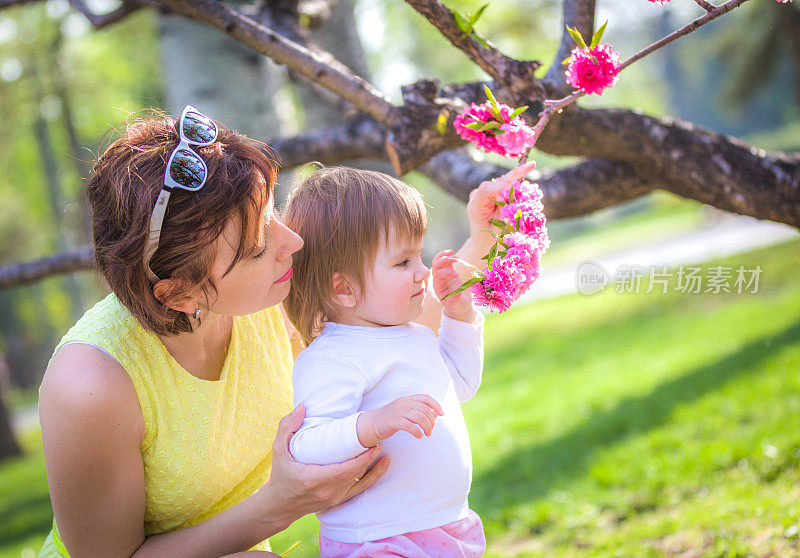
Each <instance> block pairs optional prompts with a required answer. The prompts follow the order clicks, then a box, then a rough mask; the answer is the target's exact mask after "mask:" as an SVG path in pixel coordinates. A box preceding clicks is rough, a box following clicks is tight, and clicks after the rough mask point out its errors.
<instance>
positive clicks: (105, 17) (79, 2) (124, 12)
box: [69, 0, 145, 29]
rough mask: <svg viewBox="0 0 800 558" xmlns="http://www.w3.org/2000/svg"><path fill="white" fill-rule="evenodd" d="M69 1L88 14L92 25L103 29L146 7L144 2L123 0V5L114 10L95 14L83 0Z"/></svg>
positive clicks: (87, 17) (85, 14)
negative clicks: (124, 0) (125, 0)
mask: <svg viewBox="0 0 800 558" xmlns="http://www.w3.org/2000/svg"><path fill="white" fill-rule="evenodd" d="M69 3H70V5H71V6H72V7H73V8H75V9H76V10H78V11H79V12H80V13H82V14H83V15H84V16H86V19H88V20H89V23H91V24H92V27H94V28H95V29H102V28H103V27H106V26H108V25H113V24H114V23H117V22H118V21H120V20H121V19H124V18H125V17H127V16H128V15H129V14H132V13H133V12H135V11H137V10H139V9H141V8H144V7H145V3H144V2H139V1H136V0H131V1H129V2H122V5H121V6H120V7H119V8H117V9H116V10H114V11H113V12H109V13H106V14H95V13H94V12H92V10H90V9H89V7H88V6H87V5H86V3H85V2H83V0H69Z"/></svg>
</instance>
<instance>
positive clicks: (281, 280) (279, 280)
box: [275, 267, 292, 283]
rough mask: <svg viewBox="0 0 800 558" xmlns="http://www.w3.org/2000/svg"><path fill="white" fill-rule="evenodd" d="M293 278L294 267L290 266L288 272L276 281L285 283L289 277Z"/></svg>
mask: <svg viewBox="0 0 800 558" xmlns="http://www.w3.org/2000/svg"><path fill="white" fill-rule="evenodd" d="M291 278H292V268H291V267H290V268H289V270H288V271H287V272H286V273H284V274H283V275H282V276H281V278H280V279H278V280H277V281H275V282H276V283H283V282H284V281H288V280H289V279H291Z"/></svg>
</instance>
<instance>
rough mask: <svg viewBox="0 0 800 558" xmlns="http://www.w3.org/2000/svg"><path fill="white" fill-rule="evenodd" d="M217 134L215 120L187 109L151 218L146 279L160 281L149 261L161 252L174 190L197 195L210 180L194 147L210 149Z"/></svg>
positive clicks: (145, 262) (193, 109) (184, 111)
mask: <svg viewBox="0 0 800 558" xmlns="http://www.w3.org/2000/svg"><path fill="white" fill-rule="evenodd" d="M218 133H219V131H218V130H217V125H216V124H214V121H213V120H211V119H210V118H209V117H208V116H206V115H205V114H203V113H202V112H200V111H199V110H197V109H196V108H194V107H193V106H192V105H186V108H184V109H183V112H182V113H181V119H180V122H179V124H178V137H179V138H180V141H179V142H178V145H177V146H176V147H175V149H173V150H172V153H171V154H170V156H169V159H168V160H167V168H166V170H165V171H164V186H163V187H162V188H161V192H160V193H159V194H158V199H157V200H156V204H155V206H154V207H153V213H152V214H151V215H150V231H149V234H148V236H147V245H146V246H145V251H144V267H145V270H146V271H147V276H148V277H149V278H150V280H151V281H153V282H154V283H155V282H156V281H158V280H159V277H158V276H157V275H156V274H155V273H153V270H152V269H150V259H151V258H152V257H153V254H155V252H156V250H158V243H159V241H160V239H161V227H162V225H163V224H164V216H165V215H166V212H167V202H169V197H170V195H171V194H172V190H173V189H175V188H182V189H184V190H188V191H190V192H196V191H197V190H199V189H200V188H202V187H203V185H204V184H205V183H206V179H207V178H208V167H207V166H206V163H205V161H203V159H202V158H201V157H200V155H198V154H197V152H196V151H195V150H194V149H192V147H191V146H192V145H194V146H198V147H203V146H206V145H211V144H212V143H214V142H215V141H217V135H218Z"/></svg>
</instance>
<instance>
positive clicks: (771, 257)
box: [0, 241, 800, 558]
mask: <svg viewBox="0 0 800 558" xmlns="http://www.w3.org/2000/svg"><path fill="white" fill-rule="evenodd" d="M715 264H720V265H725V266H731V267H734V268H735V267H738V266H739V265H744V266H745V267H746V268H748V269H752V268H754V267H755V266H756V265H760V266H761V268H762V269H763V272H762V275H761V280H760V285H759V289H758V293H757V294H736V293H731V294H719V295H712V294H707V295H692V294H683V293H679V292H670V293H669V294H666V295H665V294H661V293H660V292H653V293H651V294H638V295H636V294H624V295H623V294H616V293H615V292H613V291H612V290H610V289H609V290H606V291H605V292H603V293H601V294H597V295H594V296H591V297H584V296H580V295H574V296H568V297H563V298H559V299H555V300H549V301H542V302H536V303H534V304H533V305H529V306H525V307H520V308H516V309H514V310H512V311H510V312H508V313H506V314H504V315H502V316H491V317H490V318H489V319H488V321H487V332H486V344H487V357H486V370H485V375H484V382H483V386H482V388H481V390H480V392H479V393H478V395H477V397H476V398H475V399H474V400H473V401H471V402H469V403H467V404H466V405H465V408H464V410H465V414H466V417H467V421H468V423H469V426H470V432H471V436H472V443H473V448H472V449H473V456H474V462H475V474H474V483H473V491H472V495H471V504H472V507H473V508H474V509H475V510H476V511H477V512H478V513H479V514H480V515H481V516H482V517H483V519H484V522H485V525H486V531H487V535H488V538H489V555H490V556H548V557H549V556H582V557H583V556H586V557H589V556H592V557H594V556H609V557H610V556H619V557H629V556H635V557H639V556H645V557H646V556H682V557H689V556H709V557H722V556H725V557H734V556H759V557H760V556H771V555H774V556H781V557H783V556H796V555H800V554H799V553H798V551H797V547H798V526H799V525H800V484H799V483H798V481H800V429H799V428H798V425H800V282H798V281H797V280H796V277H797V276H798V274H800V241H793V242H790V243H787V244H783V245H781V246H777V247H772V248H767V249H764V250H760V251H757V252H752V253H749V254H745V255H739V256H735V257H732V258H729V259H727V260H720V261H718V262H715ZM707 265H712V264H707ZM704 267H706V266H704ZM673 285H674V282H673V283H671V286H673ZM26 447H27V449H28V455H27V457H25V458H23V459H20V460H16V461H12V462H8V463H5V464H3V465H2V466H0V557H2V556H14V557H18V556H20V553H21V551H22V549H23V548H31V549H35V550H38V548H39V546H40V545H41V542H42V541H43V539H44V535H45V533H46V531H47V529H48V527H49V522H50V519H51V515H50V514H51V511H50V507H49V503H48V499H47V484H46V480H45V478H44V466H43V461H42V457H41V446H40V442H39V441H38V439H37V436H35V435H32V436H30V437H28V438H27V439H26ZM315 538H316V525H315V522H314V519H313V518H307V519H305V520H303V521H301V522H298V523H297V524H295V525H294V526H293V527H292V528H291V529H290V530H289V531H288V532H286V533H283V534H282V535H280V536H278V537H275V538H274V540H273V547H274V549H275V550H276V551H282V550H285V549H286V548H288V547H289V546H290V545H291V544H292V543H293V542H295V541H297V540H300V541H301V545H300V547H299V548H297V549H296V550H294V551H293V552H292V554H291V556H292V557H296V558H301V557H310V556H314V555H316V553H317V551H316V543H315Z"/></svg>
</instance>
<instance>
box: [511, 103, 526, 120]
mask: <svg viewBox="0 0 800 558" xmlns="http://www.w3.org/2000/svg"><path fill="white" fill-rule="evenodd" d="M526 110H528V105H525V106H524V107H519V108H515V109H514V112H512V113H511V116H509V117H508V119H509V120H511V119H512V118H514V117H515V116H519V115H520V114H522V113H523V112H525V111H526Z"/></svg>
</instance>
